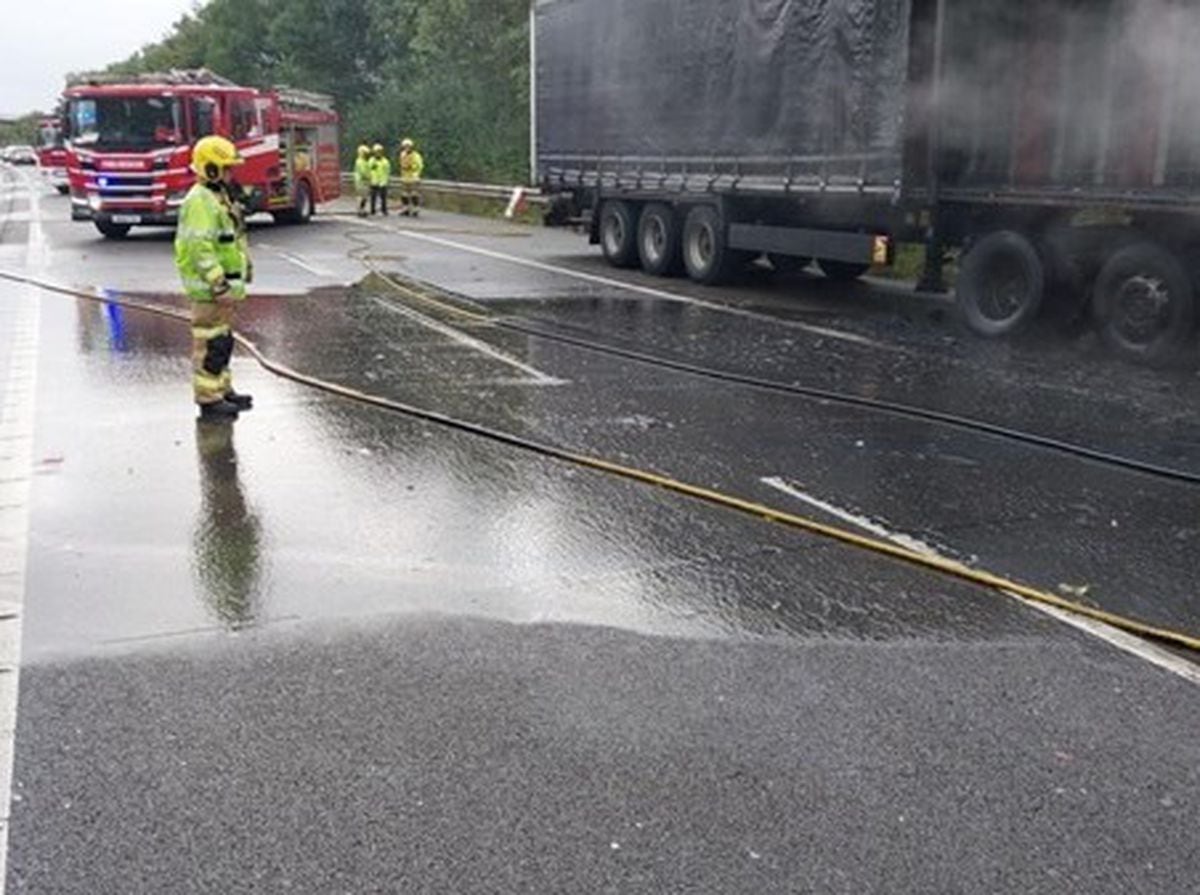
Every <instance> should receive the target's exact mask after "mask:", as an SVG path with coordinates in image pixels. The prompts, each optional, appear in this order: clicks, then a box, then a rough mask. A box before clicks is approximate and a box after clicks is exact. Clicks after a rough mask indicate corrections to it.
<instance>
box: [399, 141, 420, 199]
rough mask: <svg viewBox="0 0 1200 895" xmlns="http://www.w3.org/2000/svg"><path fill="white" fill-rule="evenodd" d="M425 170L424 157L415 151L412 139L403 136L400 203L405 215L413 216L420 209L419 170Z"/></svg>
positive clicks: (401, 143) (401, 145)
mask: <svg viewBox="0 0 1200 895" xmlns="http://www.w3.org/2000/svg"><path fill="white" fill-rule="evenodd" d="M424 170H425V159H423V158H422V157H421V153H419V152H417V150H416V147H415V146H414V145H413V141H412V140H410V139H408V137H405V138H404V139H403V140H402V141H401V142H400V204H401V206H402V207H403V209H404V210H403V211H402V212H401V213H402V214H403V215H404V216H405V217H407V216H408V215H410V214H411V215H412V216H413V217H414V218H415V217H416V216H417V215H418V214H420V211H421V172H422V171H424Z"/></svg>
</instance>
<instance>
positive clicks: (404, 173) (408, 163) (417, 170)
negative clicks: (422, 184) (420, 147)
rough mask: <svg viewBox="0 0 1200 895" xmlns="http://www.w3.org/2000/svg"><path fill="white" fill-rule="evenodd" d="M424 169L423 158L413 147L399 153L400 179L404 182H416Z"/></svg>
mask: <svg viewBox="0 0 1200 895" xmlns="http://www.w3.org/2000/svg"><path fill="white" fill-rule="evenodd" d="M424 170H425V159H424V158H422V157H421V153H419V152H417V150H415V149H410V150H409V151H408V152H401V153H400V180H401V181H403V182H404V183H416V182H417V181H418V180H420V179H421V172H422V171H424Z"/></svg>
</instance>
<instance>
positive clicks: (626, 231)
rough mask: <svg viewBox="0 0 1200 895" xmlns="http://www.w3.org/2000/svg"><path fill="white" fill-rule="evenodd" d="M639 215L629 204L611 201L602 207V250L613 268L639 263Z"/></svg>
mask: <svg viewBox="0 0 1200 895" xmlns="http://www.w3.org/2000/svg"><path fill="white" fill-rule="evenodd" d="M637 229H638V228H637V215H636V214H634V210H633V206H632V205H630V204H629V203H628V202H622V201H620V200H617V199H609V200H608V201H607V202H605V203H604V204H603V205H602V206H601V207H600V248H601V249H603V250H604V257H605V259H606V260H607V261H608V263H609V264H611V265H612V266H613V267H633V266H634V265H635V264H637V262H638V244H637Z"/></svg>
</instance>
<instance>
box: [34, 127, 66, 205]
mask: <svg viewBox="0 0 1200 895" xmlns="http://www.w3.org/2000/svg"><path fill="white" fill-rule="evenodd" d="M37 157H38V167H39V168H40V169H41V171H42V177H44V178H45V179H46V183H48V184H49V185H50V186H52V187H54V188H55V189H56V190H58V191H59V192H60V193H65V192H67V190H68V188H69V184H68V182H67V148H66V146H64V145H63V128H62V119H61V118H56V117H50V118H43V119H42V120H41V121H39V122H38V140H37Z"/></svg>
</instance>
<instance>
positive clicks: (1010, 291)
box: [956, 230, 1046, 338]
mask: <svg viewBox="0 0 1200 895" xmlns="http://www.w3.org/2000/svg"><path fill="white" fill-rule="evenodd" d="M956 291H957V296H958V306H959V308H961V309H962V313H963V317H964V318H965V319H966V322H967V326H969V327H970V328H971V329H972V330H973V331H974V332H976V333H978V334H979V335H981V336H986V337H988V338H996V337H998V336H1006V335H1010V334H1012V333H1016V332H1019V331H1020V330H1021V329H1022V328H1024V327H1025V326H1027V325H1028V324H1029V323H1030V321H1032V320H1033V319H1034V318H1035V317H1036V316H1037V314H1038V310H1039V309H1040V308H1041V305H1042V298H1043V297H1044V295H1045V291H1046V270H1045V267H1044V266H1043V265H1042V260H1041V258H1040V257H1039V255H1038V253H1037V249H1035V248H1034V246H1033V243H1031V242H1030V241H1029V240H1028V239H1027V238H1026V237H1024V236H1022V235H1021V234H1020V233H1016V232H1014V231H1012V230H996V231H993V232H992V233H989V234H987V235H986V236H984V237H983V238H982V239H980V240H978V241H977V242H976V243H975V244H974V245H973V246H971V248H970V250H969V251H968V252H967V254H966V256H965V257H964V258H963V263H962V268H961V270H960V271H959V274H958V286H957V290H956Z"/></svg>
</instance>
